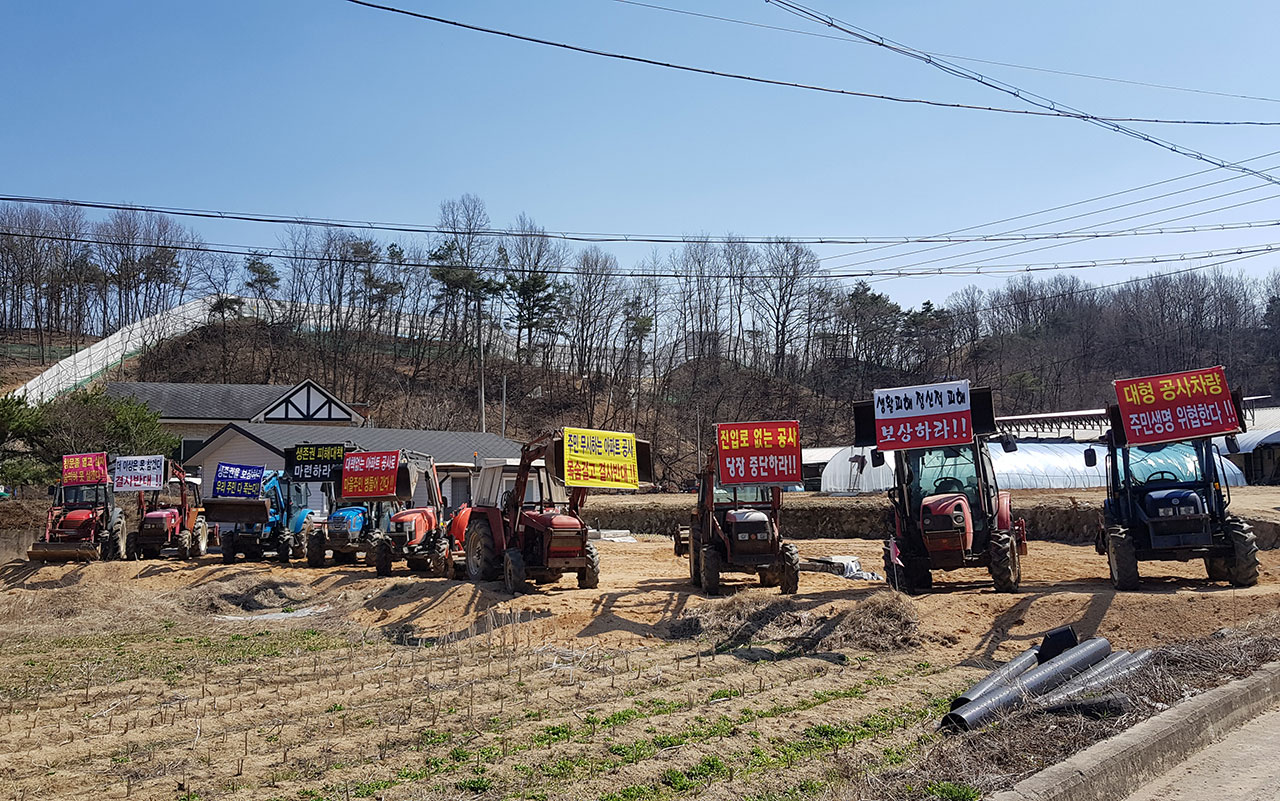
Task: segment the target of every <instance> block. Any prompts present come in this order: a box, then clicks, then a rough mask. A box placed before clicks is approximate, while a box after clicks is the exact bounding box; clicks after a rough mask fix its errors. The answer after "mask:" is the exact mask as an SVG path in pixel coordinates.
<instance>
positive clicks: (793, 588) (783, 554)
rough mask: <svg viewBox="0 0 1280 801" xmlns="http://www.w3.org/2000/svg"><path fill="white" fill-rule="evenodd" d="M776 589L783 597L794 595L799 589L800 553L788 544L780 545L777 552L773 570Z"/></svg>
mask: <svg viewBox="0 0 1280 801" xmlns="http://www.w3.org/2000/svg"><path fill="white" fill-rule="evenodd" d="M773 572H774V575H776V576H777V578H778V587H779V588H780V589H781V592H782V594H783V595H795V594H796V592H797V591H798V590H799V589H800V551H799V550H797V549H796V546H794V545H792V544H791V543H789V542H785V543H783V544H782V548H781V550H780V551H779V552H778V566H777V567H776V568H774V571H773Z"/></svg>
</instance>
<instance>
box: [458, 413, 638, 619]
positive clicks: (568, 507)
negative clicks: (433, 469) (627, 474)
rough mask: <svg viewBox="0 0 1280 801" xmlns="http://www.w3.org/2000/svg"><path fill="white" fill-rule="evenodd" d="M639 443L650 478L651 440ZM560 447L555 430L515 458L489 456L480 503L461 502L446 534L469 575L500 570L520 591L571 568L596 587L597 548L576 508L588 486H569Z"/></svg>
mask: <svg viewBox="0 0 1280 801" xmlns="http://www.w3.org/2000/svg"><path fill="white" fill-rule="evenodd" d="M636 446H637V447H636V450H637V456H638V458H637V464H638V467H639V475H640V480H641V481H645V482H647V481H651V480H652V473H653V468H652V462H651V459H650V456H649V445H648V443H647V442H643V441H639V440H637V441H636ZM563 448H564V437H563V433H562V432H560V431H556V432H554V433H551V434H546V435H544V436H542V437H539V438H537V439H535V440H533V441H532V442H530V443H528V444H527V445H525V446H524V448H523V450H522V451H521V455H520V459H519V460H518V461H517V460H504V459H494V460H488V461H487V462H486V464H485V465H484V466H483V467H482V468H481V469H480V477H479V479H478V481H477V482H476V492H475V505H473V506H467V507H463V508H462V509H461V510H459V511H458V513H457V514H456V515H454V518H453V520H452V521H451V522H450V524H449V535H450V536H449V539H450V540H452V542H453V543H454V544H455V545H456V546H458V547H461V548H462V550H463V552H464V553H465V554H466V566H467V575H468V577H469V578H470V579H471V580H472V581H493V580H494V579H497V578H498V577H499V576H501V577H502V582H503V586H504V587H505V588H506V590H507V592H511V593H515V592H522V591H524V590H525V589H526V588H527V584H526V581H527V580H528V579H532V580H533V581H534V582H535V583H537V584H548V583H552V582H555V581H559V580H560V578H561V577H562V576H564V574H565V573H570V572H573V573H577V575H578V586H579V587H580V588H583V589H593V588H595V587H597V586H599V584H600V554H599V553H598V552H597V551H596V547H595V545H593V544H592V543H591V542H589V541H588V539H587V524H586V523H584V522H583V521H582V517H581V516H580V514H579V510H580V509H581V508H582V504H583V501H584V500H585V499H586V496H587V489H586V488H585V487H573V488H572V489H571V491H569V492H566V487H565V484H564V476H563V471H562V466H563V464H564V459H563ZM548 462H549V463H550V464H549V465H548ZM548 467H550V469H548Z"/></svg>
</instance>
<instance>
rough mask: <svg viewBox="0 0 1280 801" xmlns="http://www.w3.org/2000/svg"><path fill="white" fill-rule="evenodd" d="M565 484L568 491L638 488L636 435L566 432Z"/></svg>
mask: <svg viewBox="0 0 1280 801" xmlns="http://www.w3.org/2000/svg"><path fill="white" fill-rule="evenodd" d="M564 483H565V486H569V487H608V488H612V489H635V488H636V487H639V486H640V468H639V462H638V457H637V455H636V435H635V434H625V433H622V432H620V431H595V430H592V429H589V428H566V429H565V430H564Z"/></svg>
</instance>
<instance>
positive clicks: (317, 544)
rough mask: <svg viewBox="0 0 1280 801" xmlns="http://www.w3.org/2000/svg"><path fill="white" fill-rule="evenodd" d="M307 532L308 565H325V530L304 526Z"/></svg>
mask: <svg viewBox="0 0 1280 801" xmlns="http://www.w3.org/2000/svg"><path fill="white" fill-rule="evenodd" d="M303 528H304V529H305V530H306V532H307V567H324V552H325V550H326V548H325V546H326V545H328V543H327V542H325V538H324V532H323V531H317V530H316V529H314V528H306V527H305V526H304V527H303Z"/></svg>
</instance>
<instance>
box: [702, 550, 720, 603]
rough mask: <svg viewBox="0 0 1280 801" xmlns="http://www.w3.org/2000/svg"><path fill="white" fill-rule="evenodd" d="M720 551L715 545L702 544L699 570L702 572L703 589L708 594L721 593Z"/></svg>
mask: <svg viewBox="0 0 1280 801" xmlns="http://www.w3.org/2000/svg"><path fill="white" fill-rule="evenodd" d="M720 561H721V560H720V552H719V551H717V550H716V548H715V546H714V545H704V546H702V553H701V554H700V555H699V559H698V562H699V563H700V564H699V568H700V570H699V572H700V573H701V574H702V590H703V592H705V593H706V594H707V595H719V594H720Z"/></svg>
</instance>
